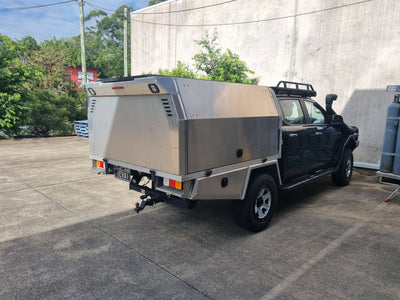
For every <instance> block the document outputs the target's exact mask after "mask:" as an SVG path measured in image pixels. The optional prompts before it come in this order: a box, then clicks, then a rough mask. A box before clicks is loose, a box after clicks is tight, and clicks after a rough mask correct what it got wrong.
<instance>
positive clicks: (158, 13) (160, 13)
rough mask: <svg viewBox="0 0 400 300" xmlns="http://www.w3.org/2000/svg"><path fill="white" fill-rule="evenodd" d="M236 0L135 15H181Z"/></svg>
mask: <svg viewBox="0 0 400 300" xmlns="http://www.w3.org/2000/svg"><path fill="white" fill-rule="evenodd" d="M235 1H236V0H229V1H225V2H220V3H215V4H210V5H205V6H199V7H194V8H187V9H182V10H172V11H163V12H148V13H146V12H140V11H138V12H134V14H135V15H162V14H172V13H180V12H187V11H192V10H199V9H204V8H209V7H213V6H219V5H223V4H226V3H231V2H235Z"/></svg>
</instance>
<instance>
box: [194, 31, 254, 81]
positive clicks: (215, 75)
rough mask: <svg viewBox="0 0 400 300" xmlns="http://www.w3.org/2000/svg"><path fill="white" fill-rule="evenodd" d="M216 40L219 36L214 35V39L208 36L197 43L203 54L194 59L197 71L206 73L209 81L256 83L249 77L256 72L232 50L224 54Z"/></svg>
mask: <svg viewBox="0 0 400 300" xmlns="http://www.w3.org/2000/svg"><path fill="white" fill-rule="evenodd" d="M216 40H217V34H216V33H214V35H213V36H212V38H210V37H209V36H208V35H206V37H205V38H203V39H201V40H199V41H195V43H196V44H197V45H199V46H200V47H201V52H200V53H198V54H196V55H195V56H194V57H193V60H194V61H195V66H196V69H197V70H199V71H202V72H204V73H205V74H206V75H207V79H209V80H216V81H228V82H241V83H256V81H257V79H250V78H249V77H248V75H247V74H248V73H249V74H254V72H253V71H252V70H250V69H249V68H248V67H247V64H246V63H245V62H244V61H242V60H240V58H239V55H238V54H235V53H232V51H231V50H230V49H227V50H226V51H225V52H224V53H222V49H221V48H219V47H218V45H217V43H216Z"/></svg>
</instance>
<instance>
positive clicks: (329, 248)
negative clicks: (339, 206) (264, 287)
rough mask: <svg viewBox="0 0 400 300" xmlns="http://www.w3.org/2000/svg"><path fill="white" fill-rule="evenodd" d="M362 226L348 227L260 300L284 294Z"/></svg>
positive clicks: (267, 299)
mask: <svg viewBox="0 0 400 300" xmlns="http://www.w3.org/2000/svg"><path fill="white" fill-rule="evenodd" d="M360 227H362V224H357V225H355V226H353V227H350V228H349V229H348V230H347V231H346V232H345V233H343V234H342V235H341V236H340V237H338V238H337V239H336V240H334V241H333V242H332V243H330V244H329V245H328V246H326V247H325V248H324V249H322V250H321V251H320V252H319V253H318V254H317V255H315V256H314V257H312V258H311V259H310V260H309V261H307V262H305V263H304V264H302V265H301V266H300V268H298V269H297V270H295V271H294V272H292V273H291V274H290V275H289V276H288V277H286V278H285V279H284V280H282V281H281V282H280V283H279V284H278V285H276V286H274V287H273V288H272V289H271V290H270V291H269V292H268V293H267V294H266V295H264V296H263V297H261V299H262V300H269V299H275V298H276V297H277V296H279V295H280V294H281V293H282V292H284V291H285V290H286V289H287V288H288V287H289V286H290V285H292V284H293V283H294V282H295V281H296V280H297V279H298V278H299V277H300V276H302V275H303V274H305V273H306V272H307V271H308V270H310V269H311V268H312V267H313V266H314V265H316V264H317V263H318V262H320V261H321V260H322V259H323V258H325V257H326V256H327V255H328V254H330V253H331V252H333V251H334V250H335V249H337V248H338V247H339V246H340V245H341V244H342V243H343V242H344V241H345V240H346V239H347V238H349V237H350V236H352V235H353V234H354V233H355V232H356V231H357V230H358V229H359V228H360Z"/></svg>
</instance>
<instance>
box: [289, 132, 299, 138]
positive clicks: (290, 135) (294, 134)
mask: <svg viewBox="0 0 400 300" xmlns="http://www.w3.org/2000/svg"><path fill="white" fill-rule="evenodd" d="M297 136H298V134H297V133H289V137H297Z"/></svg>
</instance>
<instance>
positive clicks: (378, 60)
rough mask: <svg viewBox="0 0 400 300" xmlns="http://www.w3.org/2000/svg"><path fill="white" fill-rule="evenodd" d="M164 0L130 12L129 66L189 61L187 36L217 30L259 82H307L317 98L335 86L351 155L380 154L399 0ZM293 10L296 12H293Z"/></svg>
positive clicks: (399, 64) (396, 48) (393, 72)
mask: <svg viewBox="0 0 400 300" xmlns="http://www.w3.org/2000/svg"><path fill="white" fill-rule="evenodd" d="M356 2H360V1H359V0H325V1H320V0H292V1H280V0H251V1H248V0H236V1H232V0H170V1H167V2H164V3H161V4H159V5H156V6H153V7H149V8H146V9H142V10H139V11H137V12H134V13H133V14H132V15H131V20H132V23H131V24H132V25H131V26H132V70H131V72H132V74H142V73H144V72H146V73H148V72H156V71H157V70H158V69H159V68H163V69H165V68H167V69H172V68H174V67H175V66H176V63H177V61H178V60H180V61H183V62H185V63H189V64H192V62H193V61H192V57H193V56H194V55H195V54H196V53H198V52H199V47H198V46H197V45H196V44H195V43H194V42H193V41H194V40H200V39H201V38H202V37H204V36H205V35H206V34H209V35H212V34H213V32H214V31H217V32H218V43H219V45H220V46H221V47H222V48H223V49H226V48H229V49H231V50H232V51H233V52H234V53H237V54H239V55H240V58H241V59H242V60H244V61H245V62H246V63H247V64H248V66H249V68H250V69H252V70H253V71H255V73H256V74H255V77H260V84H263V85H275V84H276V83H277V82H278V81H279V80H293V81H300V82H306V83H311V84H313V86H314V88H315V89H316V90H317V93H318V96H317V97H316V100H317V101H318V102H320V103H321V104H324V97H325V95H326V94H328V93H336V94H338V100H337V101H336V103H335V104H334V109H335V110H336V112H338V113H341V114H343V116H344V118H345V121H346V122H347V123H348V124H352V125H357V126H358V127H359V128H360V147H359V148H358V149H357V150H356V151H355V160H356V161H359V162H363V163H369V164H373V165H377V164H378V163H379V160H380V155H381V150H382V142H383V133H384V127H385V118H386V110H387V106H388V105H389V104H390V103H391V102H392V100H393V93H388V92H386V91H385V89H386V86H387V85H388V84H400V76H399V74H400V55H399V52H400V26H399V25H398V23H399V22H398V18H399V15H400V1H397V0H373V1H364V2H362V3H358V4H354V3H356ZM294 15H296V17H294Z"/></svg>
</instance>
